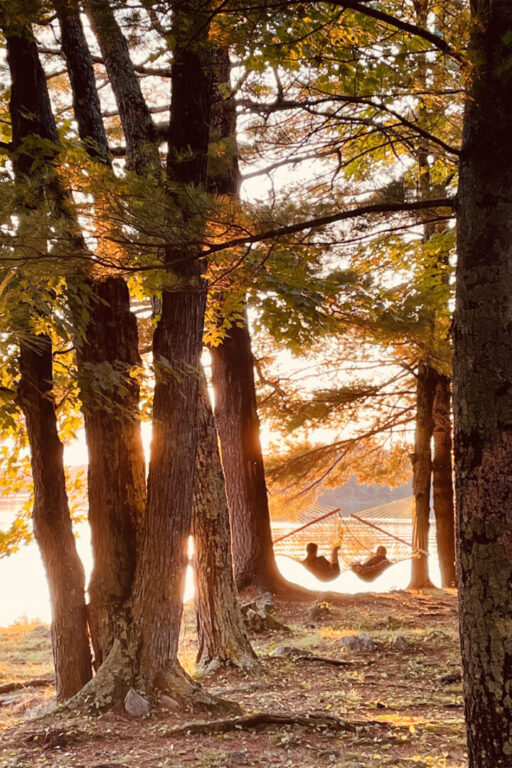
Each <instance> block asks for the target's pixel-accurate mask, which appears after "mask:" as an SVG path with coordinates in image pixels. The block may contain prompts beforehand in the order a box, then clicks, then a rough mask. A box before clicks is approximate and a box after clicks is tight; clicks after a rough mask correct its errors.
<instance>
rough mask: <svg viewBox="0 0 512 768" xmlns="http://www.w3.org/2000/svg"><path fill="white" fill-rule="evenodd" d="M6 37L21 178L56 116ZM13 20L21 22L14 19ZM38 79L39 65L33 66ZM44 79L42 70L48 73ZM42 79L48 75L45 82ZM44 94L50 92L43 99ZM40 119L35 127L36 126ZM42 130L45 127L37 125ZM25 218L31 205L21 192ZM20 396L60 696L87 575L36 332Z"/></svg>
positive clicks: (82, 670)
mask: <svg viewBox="0 0 512 768" xmlns="http://www.w3.org/2000/svg"><path fill="white" fill-rule="evenodd" d="M1 21H2V28H3V32H4V34H5V37H6V41H7V60H8V64H9V68H10V71H11V101H10V105H9V109H10V114H11V122H12V131H13V147H14V150H15V151H16V155H15V156H14V163H13V165H14V172H15V177H16V181H17V182H21V183H22V184H23V183H24V182H25V181H26V177H27V174H28V173H29V172H30V170H31V167H32V162H33V159H34V158H33V156H32V155H31V153H30V152H26V151H23V150H22V146H23V140H24V139H25V138H26V137H27V136H29V135H32V134H33V133H39V135H41V136H43V137H44V138H50V140H52V139H53V136H46V135H45V133H44V130H45V121H46V119H47V117H48V115H50V116H51V108H50V104H49V100H48V99H47V94H46V91H41V90H37V92H36V93H32V92H31V87H32V78H31V74H32V72H33V66H34V51H35V56H36V62H37V64H39V60H38V59H37V49H36V48H35V42H34V40H33V38H32V37H31V36H30V35H28V36H27V34H26V32H27V30H26V28H25V27H22V28H20V27H18V26H16V23H14V25H13V26H11V25H9V23H8V21H7V20H6V19H5V18H2V20H1ZM14 22H16V20H14ZM35 73H36V76H37V75H39V76H41V75H42V70H41V69H40V67H39V68H37V66H36V69H35ZM43 78H44V75H43ZM43 81H44V80H43ZM45 95H46V97H45ZM27 102H28V103H30V104H31V105H33V104H34V103H35V105H36V107H37V115H36V116H34V115H32V114H27V112H26V110H27ZM34 122H35V126H34ZM37 129H40V130H37ZM20 200H21V201H22V202H21V203H20V205H21V211H22V219H21V221H20V222H19V227H20V229H22V228H23V226H26V225H27V222H26V219H25V221H24V216H25V215H26V214H27V213H28V214H30V210H31V208H28V207H27V206H28V205H29V204H28V203H26V202H25V201H24V195H23V194H22V195H21V196H20ZM20 377H21V378H20V384H19V401H20V404H21V406H22V409H23V412H24V414H25V419H26V423H27V431H28V436H29V444H30V453H31V465H32V475H33V482H34V494H35V502H34V508H33V521H34V534H35V537H36V540H37V542H38V545H39V548H40V551H41V556H42V559H43V563H44V566H45V570H46V575H47V578H48V584H49V589H50V600H51V605H52V646H53V657H54V664H55V675H56V693H57V698H58V699H59V700H62V699H66V698H69V697H70V696H72V695H73V694H74V693H76V692H77V691H78V690H79V689H80V688H81V687H82V685H84V684H85V683H86V682H87V681H88V680H89V679H90V677H91V673H92V670H91V654H90V649H89V640H88V636H87V619H86V606H85V576H84V571H83V567H82V563H81V562H80V558H79V557H78V554H77V551H76V545H75V539H74V536H73V530H72V525H71V517H70V514H69V507H68V500H67V494H66V484H65V477H64V464H63V448H62V444H61V442H60V439H59V435H58V430H57V416H56V412H55V404H54V401H53V397H52V389H53V358H52V346H51V341H50V339H49V338H48V337H47V336H44V335H43V336H35V335H31V336H29V338H28V339H27V340H26V341H22V343H21V347H20Z"/></svg>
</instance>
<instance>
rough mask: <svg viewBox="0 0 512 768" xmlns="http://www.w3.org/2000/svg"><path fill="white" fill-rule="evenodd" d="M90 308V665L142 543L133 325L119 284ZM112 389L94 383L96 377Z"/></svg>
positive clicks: (97, 286)
mask: <svg viewBox="0 0 512 768" xmlns="http://www.w3.org/2000/svg"><path fill="white" fill-rule="evenodd" d="M91 301H92V307H91V312H90V318H89V322H88V324H87V327H86V334H85V340H84V343H83V344H82V345H81V347H80V349H79V352H78V362H79V381H80V396H81V399H82V409H83V413H84V423H85V433H86V438H87V447H88V451H89V467H88V490H89V523H90V526H91V536H92V549H93V554H94V567H93V571H92V574H91V580H90V584H89V625H90V630H91V637H92V640H93V647H94V654H95V666H96V667H98V666H99V665H100V664H101V662H102V661H103V659H104V658H106V656H107V655H108V653H109V651H110V649H111V647H112V642H113V639H114V634H115V631H116V630H115V623H116V618H117V616H118V615H119V614H120V612H122V610H123V604H124V603H125V601H126V600H127V599H128V598H129V596H130V594H131V589H132V586H133V579H134V576H135V567H136V560H137V549H138V547H139V546H140V544H141V538H142V529H143V524H144V507H145V495H146V494H145V491H146V477H145V459H144V451H143V447H142V439H141V433H140V417H139V394H140V392H139V390H140V387H139V381H138V378H137V373H133V369H134V368H137V367H138V366H140V364H141V363H140V357H139V350H138V335H137V322H136V319H135V316H134V315H133V314H132V312H131V310H130V296H129V292H128V287H127V285H126V283H125V281H124V280H122V279H120V278H114V277H110V278H107V279H106V280H104V281H102V282H95V283H94V284H93V285H92V287H91ZM102 368H104V369H107V370H104V373H103V375H104V376H106V378H107V381H110V377H109V373H111V372H114V373H115V374H116V375H117V377H118V380H117V383H116V384H111V385H109V386H108V387H105V386H104V385H103V384H102V383H101V382H100V383H99V384H98V380H97V377H96V376H95V375H94V374H95V372H97V371H100V373H101V370H102Z"/></svg>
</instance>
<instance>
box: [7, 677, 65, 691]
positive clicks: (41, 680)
mask: <svg viewBox="0 0 512 768" xmlns="http://www.w3.org/2000/svg"><path fill="white" fill-rule="evenodd" d="M45 685H55V678H54V677H34V678H33V679H32V680H22V681H20V682H17V683H4V684H3V685H0V694H2V693H11V692H12V691H21V690H22V689H23V688H36V687H38V686H39V687H41V686H45Z"/></svg>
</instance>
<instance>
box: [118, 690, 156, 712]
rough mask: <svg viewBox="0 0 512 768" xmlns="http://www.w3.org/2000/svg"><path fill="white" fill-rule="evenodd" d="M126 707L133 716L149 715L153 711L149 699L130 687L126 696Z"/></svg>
mask: <svg viewBox="0 0 512 768" xmlns="http://www.w3.org/2000/svg"><path fill="white" fill-rule="evenodd" d="M124 708H125V710H126V711H127V712H128V714H129V715H131V716H132V717H147V716H148V715H149V713H150V712H151V704H150V703H149V701H148V700H147V699H145V698H144V696H141V695H140V693H137V691H136V690H134V689H133V688H130V690H129V691H128V693H127V694H126V696H125V698H124Z"/></svg>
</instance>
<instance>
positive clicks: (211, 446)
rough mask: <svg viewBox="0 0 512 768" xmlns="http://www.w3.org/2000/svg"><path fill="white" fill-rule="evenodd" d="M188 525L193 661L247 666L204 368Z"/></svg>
mask: <svg viewBox="0 0 512 768" xmlns="http://www.w3.org/2000/svg"><path fill="white" fill-rule="evenodd" d="M192 531H193V535H194V549H195V567H196V616H197V634H198V644H199V651H198V654H197V661H198V664H199V667H200V669H202V670H203V671H210V670H214V669H216V668H218V667H219V666H220V665H226V664H227V665H233V666H236V667H239V668H240V669H251V668H253V667H254V666H255V665H256V655H255V653H254V651H253V650H252V648H251V645H250V643H249V640H248V638H247V633H246V631H245V627H244V622H243V617H242V614H241V611H240V607H239V605H238V598H237V592H236V587H235V581H234V578H233V561H232V557H231V528H230V524H229V510H228V505H227V500H226V489H225V484H224V474H223V472H222V465H221V462H220V455H219V448H218V444H217V432H216V429H215V421H214V418H213V412H212V406H211V403H210V398H209V395H208V389H207V386H206V378H205V376H204V372H202V374H201V378H200V382H199V403H198V410H197V458H196V471H195V482H194V506H193V512H192Z"/></svg>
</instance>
